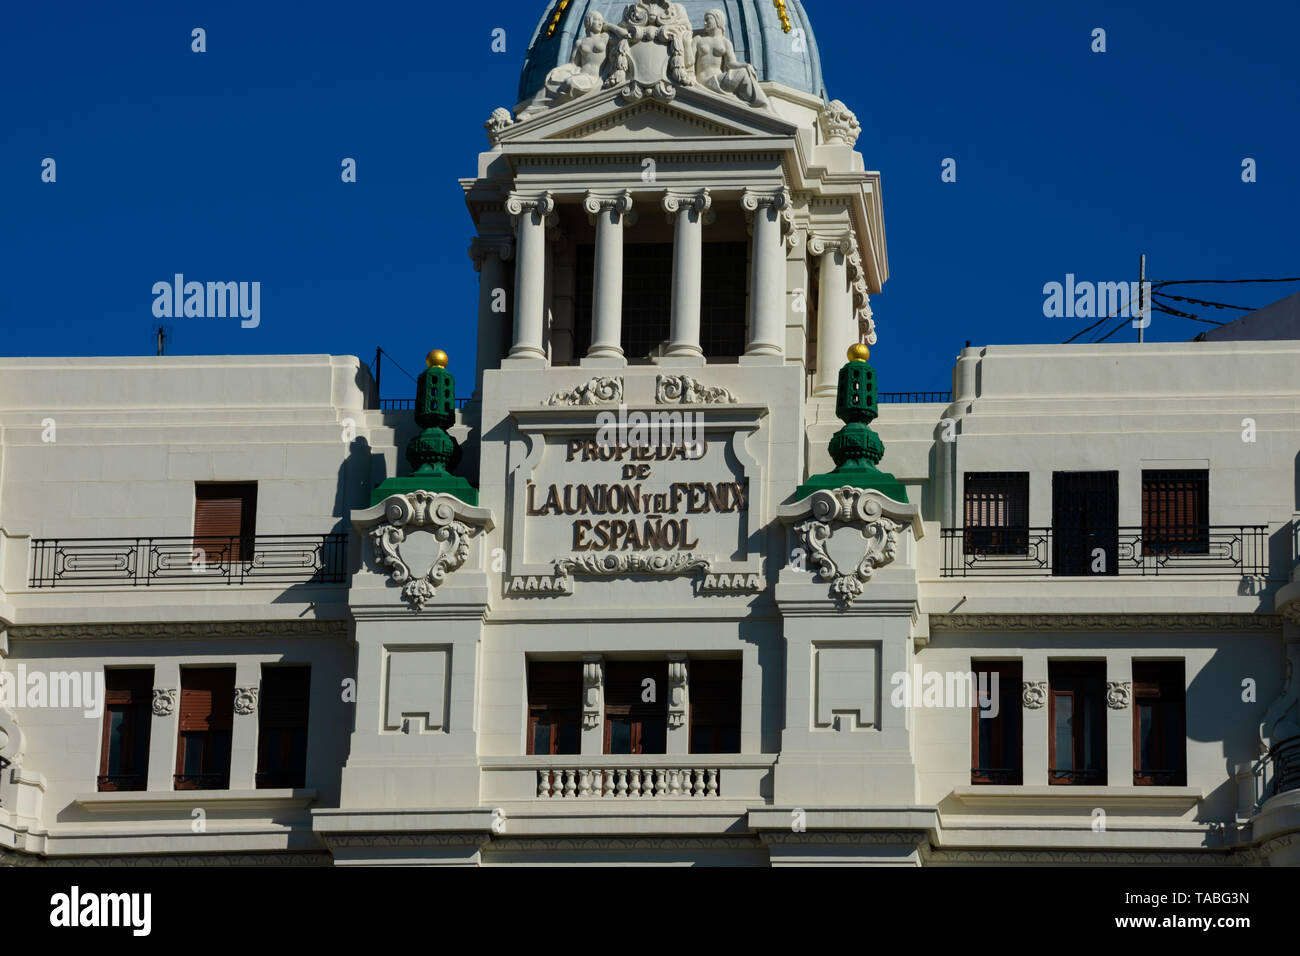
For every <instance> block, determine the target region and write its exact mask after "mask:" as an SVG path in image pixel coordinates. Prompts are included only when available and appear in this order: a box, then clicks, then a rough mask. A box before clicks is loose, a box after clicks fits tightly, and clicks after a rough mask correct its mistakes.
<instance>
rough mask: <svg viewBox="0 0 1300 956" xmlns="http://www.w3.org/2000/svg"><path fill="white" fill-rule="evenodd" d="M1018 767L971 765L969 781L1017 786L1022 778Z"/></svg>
mask: <svg viewBox="0 0 1300 956" xmlns="http://www.w3.org/2000/svg"><path fill="white" fill-rule="evenodd" d="M1023 779H1024V777H1023V774H1022V773H1021V770H1020V768H1019V767H971V768H970V782H971V783H975V784H980V783H984V784H1003V785H1014V786H1019V785H1020V782H1021V780H1023Z"/></svg>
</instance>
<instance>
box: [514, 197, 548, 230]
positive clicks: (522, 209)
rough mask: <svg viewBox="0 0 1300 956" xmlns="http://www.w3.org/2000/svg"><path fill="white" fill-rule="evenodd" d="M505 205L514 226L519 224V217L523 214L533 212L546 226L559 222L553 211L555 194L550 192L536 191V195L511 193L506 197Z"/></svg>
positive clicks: (531, 213)
mask: <svg viewBox="0 0 1300 956" xmlns="http://www.w3.org/2000/svg"><path fill="white" fill-rule="evenodd" d="M505 207H506V213H507V214H508V215H509V216H510V222H511V224H512V225H513V226H515V227H516V228H517V227H518V226H519V219H520V217H522V216H524V215H525V214H527V215H534V214H535V215H536V216H537V217H538V218H539V219H540V220H541V221H542V222H544V223H546V225H547V226H554V225H556V224H557V223H558V222H559V216H558V215H557V214H556V212H555V196H554V194H552V193H550V192H543V193H538V194H537V195H536V196H526V195H522V194H520V193H511V194H510V195H509V196H507V197H506V202H505Z"/></svg>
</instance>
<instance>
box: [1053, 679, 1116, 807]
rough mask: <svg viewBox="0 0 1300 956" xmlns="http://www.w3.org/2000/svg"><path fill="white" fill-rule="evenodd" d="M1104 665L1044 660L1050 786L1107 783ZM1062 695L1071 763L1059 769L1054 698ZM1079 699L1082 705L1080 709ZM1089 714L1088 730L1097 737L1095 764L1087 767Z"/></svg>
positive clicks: (1055, 699)
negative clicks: (1067, 702)
mask: <svg viewBox="0 0 1300 956" xmlns="http://www.w3.org/2000/svg"><path fill="white" fill-rule="evenodd" d="M1105 667H1106V665H1105V662H1103V661H1060V662H1058V661H1049V662H1048V682H1047V700H1048V712H1047V734H1048V736H1047V782H1048V783H1049V784H1050V785H1052V786H1104V785H1105V784H1106V782H1107V750H1106V748H1107V740H1106V723H1107V720H1106V678H1105ZM1080 685H1084V686H1080ZM1065 698H1069V700H1070V719H1071V727H1070V750H1071V752H1070V764H1071V766H1070V767H1069V768H1068V769H1060V768H1058V767H1057V744H1056V737H1057V733H1056V729H1057V728H1056V712H1057V701H1058V700H1064V699H1065ZM1080 702H1082V703H1083V704H1085V706H1084V707H1082V708H1081V707H1080V706H1079V704H1080ZM1088 705H1090V706H1088ZM1089 713H1091V714H1092V722H1091V727H1092V731H1093V733H1094V734H1095V735H1096V737H1097V741H1096V752H1097V756H1098V765H1097V766H1096V767H1088V766H1087V758H1088V755H1087V743H1088V728H1089V723H1088V714H1089ZM1058 775H1060V776H1058Z"/></svg>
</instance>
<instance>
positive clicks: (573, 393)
mask: <svg viewBox="0 0 1300 956" xmlns="http://www.w3.org/2000/svg"><path fill="white" fill-rule="evenodd" d="M622 400H623V380H622V379H621V378H610V377H607V376H606V377H598V378H593V379H592V380H591V381H589V382H586V383H585V384H583V385H579V386H577V387H575V388H572V389H570V390H569V391H567V392H556V393H555V394H554V395H552V396H551V397H550V398H548V399H547V400H546V401H544V402H543V403H542V404H543V405H614V404H617V403H619V402H621V401H622Z"/></svg>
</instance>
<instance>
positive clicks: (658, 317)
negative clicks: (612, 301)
mask: <svg viewBox="0 0 1300 956" xmlns="http://www.w3.org/2000/svg"><path fill="white" fill-rule="evenodd" d="M672 297H673V244H672V243H671V242H631V243H625V244H624V246H623V336H622V339H623V340H622V343H621V344H622V346H623V354H624V355H625V356H626V357H627V359H628V361H630V362H635V361H637V360H639V359H648V358H650V357H652V356H655V355H660V354H662V353H663V352H664V351H666V349H667V345H668V337H669V335H670V328H669V327H670V325H671V320H672V302H673V298H672Z"/></svg>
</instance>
